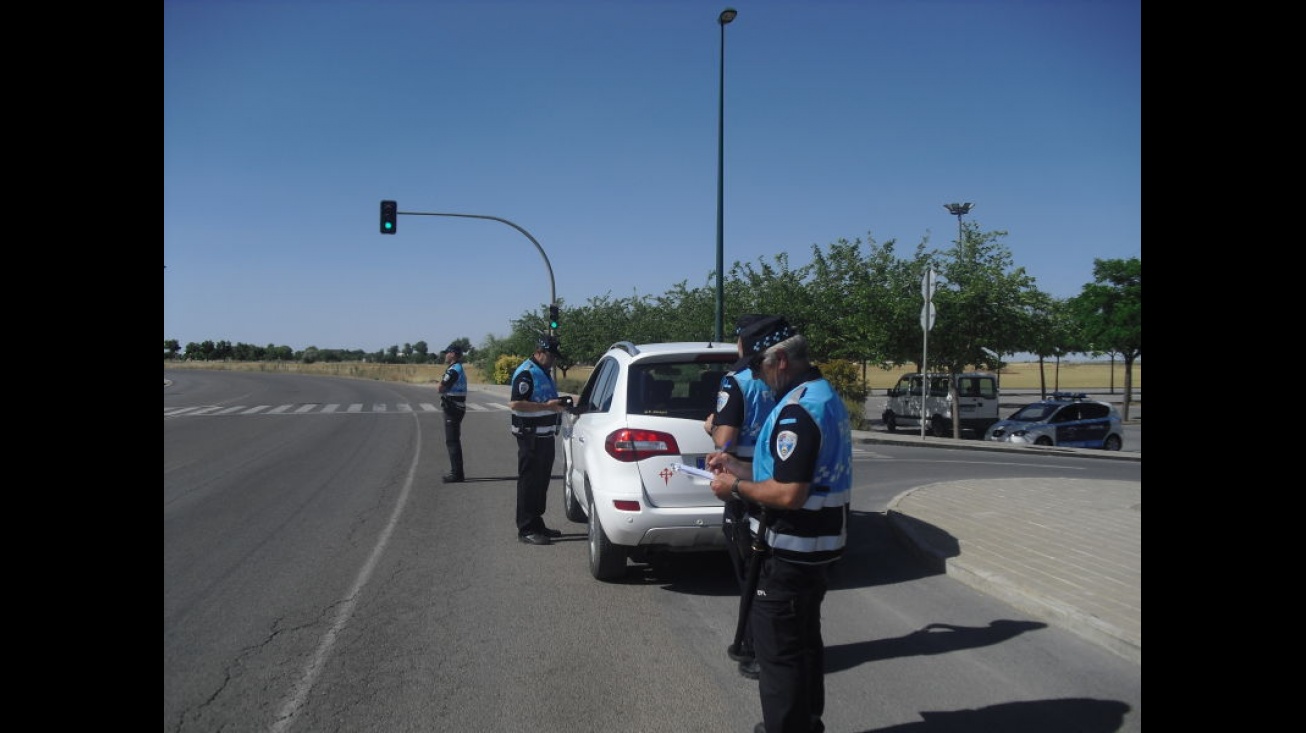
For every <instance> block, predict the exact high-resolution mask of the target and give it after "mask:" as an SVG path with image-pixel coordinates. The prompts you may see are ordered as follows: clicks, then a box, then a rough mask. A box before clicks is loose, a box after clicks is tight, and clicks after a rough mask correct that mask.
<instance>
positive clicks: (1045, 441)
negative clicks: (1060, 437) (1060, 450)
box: [1034, 435, 1052, 446]
mask: <svg viewBox="0 0 1306 733" xmlns="http://www.w3.org/2000/svg"><path fill="white" fill-rule="evenodd" d="M1034 445H1044V446H1051V445H1052V439H1051V438H1049V437H1048V436H1046V435H1040V436H1038V439H1037V440H1035V441H1034Z"/></svg>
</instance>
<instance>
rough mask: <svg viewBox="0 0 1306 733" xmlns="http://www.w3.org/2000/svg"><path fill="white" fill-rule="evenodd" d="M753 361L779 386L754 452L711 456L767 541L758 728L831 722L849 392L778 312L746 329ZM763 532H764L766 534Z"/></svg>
mask: <svg viewBox="0 0 1306 733" xmlns="http://www.w3.org/2000/svg"><path fill="white" fill-rule="evenodd" d="M740 339H741V341H742V343H743V347H744V351H743V353H744V356H743V358H742V359H740V362H739V363H738V364H737V365H736V369H741V368H743V367H744V366H745V365H747V366H749V367H750V368H751V369H752V371H753V374H754V375H757V376H760V377H761V378H762V380H763V381H765V382H766V383H767V384H768V385H769V386H770V387H771V388H772V389H773V390H774V391H775V396H776V406H775V408H774V409H772V411H771V412H770V414H769V415H768V416H767V418H766V421H765V422H764V423H763V424H762V430H761V433H760V434H759V435H758V439H757V447H756V451H755V453H754V455H753V462H752V464H749V463H747V462H745V461H741V460H740V459H739V458H737V457H735V456H732V455H730V454H728V453H724V452H716V453H713V454H711V455H709V456H708V459H707V466H708V468H709V469H711V470H712V471H714V472H716V474H717V475H716V477H715V478H713V479H712V484H711V486H712V493H713V494H715V495H716V496H717V498H718V499H722V500H725V499H727V498H735V499H740V500H743V501H745V502H747V507H748V524H749V528H750V531H751V532H752V533H753V534H754V535H755V536H758V539H760V540H761V542H759V543H757V544H756V545H755V546H759V547H760V548H761V550H760V551H761V552H762V553H763V555H762V557H761V565H760V572H759V574H758V576H757V587H756V590H755V593H754V595H752V596H751V604H750V607H749V617H748V623H749V626H750V627H751V629H752V635H753V650H754V653H755V654H756V658H757V662H758V666H759V678H758V692H759V695H760V696H761V702H762V718H763V721H762V722H761V723H758V724H757V726H756V727H755V728H754V729H753V730H754V733H800V732H801V733H809V732H817V733H819V732H821V731H824V730H825V724H824V723H823V722H822V719H821V717H822V715H823V714H824V712H825V642H824V640H823V639H822V636H821V604H822V602H823V601H824V600H825V593H826V587H827V580H826V571H827V568H828V566H829V564H830V563H832V562H834V561H835V560H837V559H839V557H840V556H841V555H842V554H843V549H844V545H845V542H846V540H847V520H848V506H849V501H850V499H851V495H852V430H851V425H850V423H849V420H848V412H847V410H846V409H845V408H844V405H843V401H842V400H841V399H840V398H839V395H838V393H836V392H835V390H834V388H833V387H832V386H831V385H830V383H829V382H828V381H827V380H826V379H825V378H824V377H822V376H821V372H820V370H819V369H817V368H816V367H815V366H813V365H812V364H811V362H810V360H809V356H808V346H807V340H806V339H805V338H804V337H803V336H802V334H800V333H798V332H797V330H795V329H794V328H793V327H792V326H790V325H789V323H788V322H787V321H786V320H785V319H784V318H782V317H780V316H772V317H769V318H766V319H763V320H761V321H758V322H756V323H753V324H752V325H750V326H749V327H748V328H746V329H745V330H744V332H743V333H741V334H740ZM759 535H760V536H759Z"/></svg>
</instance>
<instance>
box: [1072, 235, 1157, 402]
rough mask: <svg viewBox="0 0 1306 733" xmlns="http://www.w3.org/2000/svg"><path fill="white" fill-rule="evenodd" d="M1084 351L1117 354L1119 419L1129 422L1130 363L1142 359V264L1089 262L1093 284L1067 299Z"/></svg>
mask: <svg viewBox="0 0 1306 733" xmlns="http://www.w3.org/2000/svg"><path fill="white" fill-rule="evenodd" d="M1071 309H1072V310H1073V312H1074V314H1075V317H1076V319H1077V320H1078V322H1079V326H1080V333H1081V335H1082V338H1083V340H1084V344H1085V345H1086V347H1087V348H1088V349H1089V350H1091V351H1092V352H1094V353H1098V354H1106V353H1112V352H1114V353H1117V354H1120V356H1121V358H1123V359H1124V362H1125V398H1124V407H1123V409H1122V410H1121V417H1122V418H1124V419H1125V420H1128V419H1129V404H1130V402H1131V401H1132V398H1133V386H1134V380H1133V367H1134V362H1135V361H1137V360H1138V358H1139V357H1141V356H1142V355H1143V260H1142V258H1140V257H1132V258H1129V259H1123V260H1121V259H1116V260H1101V259H1095V260H1093V282H1092V283H1090V284H1088V285H1085V286H1084V288H1083V290H1082V291H1081V292H1080V294H1079V295H1077V296H1075V297H1074V298H1072V299H1071Z"/></svg>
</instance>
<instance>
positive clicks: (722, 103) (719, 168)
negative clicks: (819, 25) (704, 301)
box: [713, 8, 739, 341]
mask: <svg viewBox="0 0 1306 733" xmlns="http://www.w3.org/2000/svg"><path fill="white" fill-rule="evenodd" d="M736 15H739V13H738V11H736V10H735V9H734V8H726V9H725V10H722V11H721V14H720V15H718V16H717V19H716V22H717V24H718V25H720V26H721V67H720V69H721V74H720V86H719V87H718V89H719V93H718V94H717V123H716V330H715V331H714V332H713V333H715V334H716V335H715V336H714V339H715V340H716V341H724V340H725V339H724V338H723V336H722V315H723V313H724V311H725V307H726V289H725V220H724V218H723V217H724V213H725V162H726V157H725V144H726V26H727V25H728V24H729V23H730V21H732V20H734V19H735V16H736Z"/></svg>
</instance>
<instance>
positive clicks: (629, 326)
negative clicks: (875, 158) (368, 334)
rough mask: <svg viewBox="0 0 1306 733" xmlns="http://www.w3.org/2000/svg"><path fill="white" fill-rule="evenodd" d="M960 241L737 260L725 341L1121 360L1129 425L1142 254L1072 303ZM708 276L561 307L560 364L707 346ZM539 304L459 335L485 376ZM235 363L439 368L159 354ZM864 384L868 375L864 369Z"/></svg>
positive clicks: (277, 354) (244, 351)
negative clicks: (760, 338) (770, 323)
mask: <svg viewBox="0 0 1306 733" xmlns="http://www.w3.org/2000/svg"><path fill="white" fill-rule="evenodd" d="M958 235H959V236H958V239H957V240H956V241H954V242H952V243H951V246H949V247H947V248H944V249H936V250H928V249H927V244H926V242H921V243H920V244H918V245H916V247H915V249H914V251H913V252H912V253H911V254H910V255H909V256H905V257H904V256H899V255H898V254H897V253H896V252H895V247H896V244H895V242H894V241H892V240H891V241H889V242H886V243H876V242H875V240H874V239H872V238H871V237H870V236H869V235H868V237H867V239H866V240H865V241H864V242H863V241H862V240H861V239H856V240H853V241H848V240H846V239H840V240H838V241H837V242H834V243H832V244H829V245H827V246H825V247H821V246H819V245H812V260H811V262H809V263H808V264H806V265H803V266H801V267H792V266H790V264H789V257H788V254H787V253H780V254H777V255H774V256H773V257H771V258H770V259H769V260H768V259H766V258H761V257H759V258H758V260H757V261H756V262H751V263H741V262H739V261H736V262H735V263H734V264H733V265H732V266H731V267H730V270H729V272H728V273H727V275H726V277H725V278H724V284H723V293H724V301H725V313H724V314H723V319H722V320H723V323H724V324H725V326H724V328H725V333H724V334H723V339H724V340H725V341H728V342H733V341H734V330H733V325H734V320H735V317H736V316H738V315H739V314H742V313H779V314H783V315H784V316H785V317H786V318H788V319H789V320H790V322H791V323H793V324H794V325H795V326H796V327H797V328H798V329H799V330H800V331H801V332H802V333H803V334H804V335H805V336H806V337H807V339H808V341H809V343H810V345H811V350H812V354H813V356H814V357H815V359H816V360H817V361H819V362H834V361H842V362H851V363H855V364H860V365H862V367H863V369H865V368H866V367H867V366H880V367H883V368H888V369H891V368H897V367H901V366H903V365H907V364H912V365H915V367H916V369H917V370H919V369H920V368H921V361H922V358H927V359H928V364H927V365H926V367H927V368H928V369H929V370H930V371H932V372H933V371H937V372H946V373H950V374H954V375H955V374H957V373H960V372H962V371H966V370H969V369H980V370H989V371H997V370H999V369H1001V368H1002V366H1003V364H1004V361H1003V358H1004V357H1009V356H1012V355H1014V354H1021V353H1030V354H1034V355H1036V356H1037V357H1038V359H1039V361H1040V363H1042V362H1043V361H1044V360H1045V359H1048V358H1054V359H1060V358H1062V357H1064V356H1067V355H1070V354H1086V355H1090V356H1095V357H1097V356H1112V357H1113V358H1114V357H1117V356H1118V357H1119V358H1121V359H1122V360H1123V361H1124V364H1125V385H1124V399H1125V402H1124V417H1125V418H1126V419H1127V418H1128V410H1129V403H1130V401H1131V394H1132V374H1133V365H1134V363H1135V362H1136V361H1137V360H1138V359H1139V358H1140V357H1141V356H1142V353H1143V350H1142V259H1141V258H1140V257H1135V258H1129V259H1108V260H1102V259H1098V260H1094V263H1093V282H1091V283H1087V284H1085V285H1084V286H1083V288H1082V290H1081V292H1080V293H1079V294H1078V295H1076V296H1074V297H1070V298H1064V299H1059V298H1055V297H1052V296H1051V295H1049V294H1047V293H1045V292H1043V291H1041V290H1039V289H1038V288H1037V287H1036V284H1035V280H1034V278H1033V277H1032V276H1030V275H1029V274H1028V273H1027V272H1026V271H1025V269H1024V268H1023V267H1018V266H1016V265H1015V263H1014V261H1013V258H1012V256H1011V253H1010V251H1009V250H1008V249H1007V247H1006V246H1005V245H1004V244H1003V243H1002V241H1001V240H1002V239H1003V238H1004V237H1006V236H1007V232H1005V231H1001V230H995V231H988V232H983V231H980V230H979V228H978V225H977V224H976V223H974V222H963V223H962V224H961V225H960V226H959V232H958ZM931 269H932V270H933V271H934V272H935V276H936V288H935V290H934V293H933V304H934V307H935V312H936V317H935V319H934V324H933V327H932V328H931V329H930V331H929V335H928V347H927V352H928V353H926V354H922V346H923V338H922V336H923V333H922V329H921V315H922V313H921V311H922V306H923V294H922V279H923V277H924V276H925V273H926V272H928V271H929V270H931ZM715 275H716V273H715V271H713V272H711V273H709V275H708V278H707V280H706V282H705V283H704V284H703V285H702V286H699V287H693V288H691V287H690V286H689V285H688V281H681V282H679V283H677V284H675V285H674V286H673V287H672V288H671V289H670V290H668V291H667V292H665V293H662V294H661V295H631V296H627V297H620V298H618V297H614V296H613V295H612V294H611V293H607V294H604V295H599V296H593V297H591V298H589V299H588V300H587V301H585V302H584V303H583V304H580V305H574V306H573V305H568V304H567V303H566V302H565V301H562V300H560V302H559V306H560V318H559V324H558V329H557V334H558V337H559V338H560V339H561V341H562V344H563V351H564V353H565V355H566V359H562V360H559V362H558V363H557V368H558V369H559V370H560V371H561V372H562V374H563V376H564V377H565V376H566V372H567V370H568V369H570V368H571V367H572V366H575V365H590V364H593V363H595V362H596V361H597V360H598V359H599V357H600V356H602V354H603V353H604V352H605V351H606V350H607V348H608V347H609V346H611V345H612V344H613V343H614V342H617V341H631V342H634V343H652V342H666V341H699V340H711V339H712V338H713V336H714V335H715V334H714V324H715V318H716V313H715V309H716V289H715ZM548 306H549V304H548V303H542V304H541V305H540V308H539V309H538V310H537V311H535V312H527V313H523V314H521V316H519V317H518V318H516V319H512V320H510V322H509V325H510V333H509V334H508V335H507V336H505V337H502V338H501V337H498V336H494V335H490V336H487V337H486V341H485V342H484V343H482V344H480V345H479V346H473V345H472V343H471V342H470V340H469V339H467V338H466V337H462V338H459V339H458V340H457V341H455V343H459V344H460V345H462V346H463V347H464V349H465V350H466V353H467V359H468V360H469V361H471V362H472V363H474V364H475V365H476V366H477V367H478V368H479V369H480V370H481V373H482V374H487V375H489V374H493V373H494V371H495V363H496V362H497V361H498V360H499V359H500V357H503V356H513V357H516V356H521V357H522V358H525V355H529V354H530V353H531V352H532V351H533V350H534V343H535V340H536V338H538V336H539V335H540V334H541V333H543V332H547V331H548V329H549V323H548V316H547V314H548V310H549V309H548ZM182 357H184V358H186V359H208V360H212V359H218V360H237V361H268V360H295V361H303V362H314V361H364V360H366V361H374V362H380V363H438V362H440V361H441V360H442V353H441V352H435V353H432V352H430V351H429V350H428V348H427V344H426V342H425V341H418V342H416V343H413V344H404V346H403V347H402V348H400V347H399V346H397V345H396V346H391V347H389V348H388V349H385V350H382V351H378V352H374V353H366V352H363V351H362V350H337V349H318V348H316V347H311V346H310V347H308V348H306V349H304V350H303V351H293V350H292V349H290V348H289V347H285V346H273V345H271V344H269V345H268V346H266V347H257V346H250V345H247V344H231V343H228V342H216V343H214V342H210V341H205V342H202V343H198V344H197V343H190V344H187V345H186V348H185V349H184V352H183V351H182V350H181V348H180V344H178V342H177V341H176V340H168V339H165V340H164V359H175V358H182ZM863 376H864V375H863Z"/></svg>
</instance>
